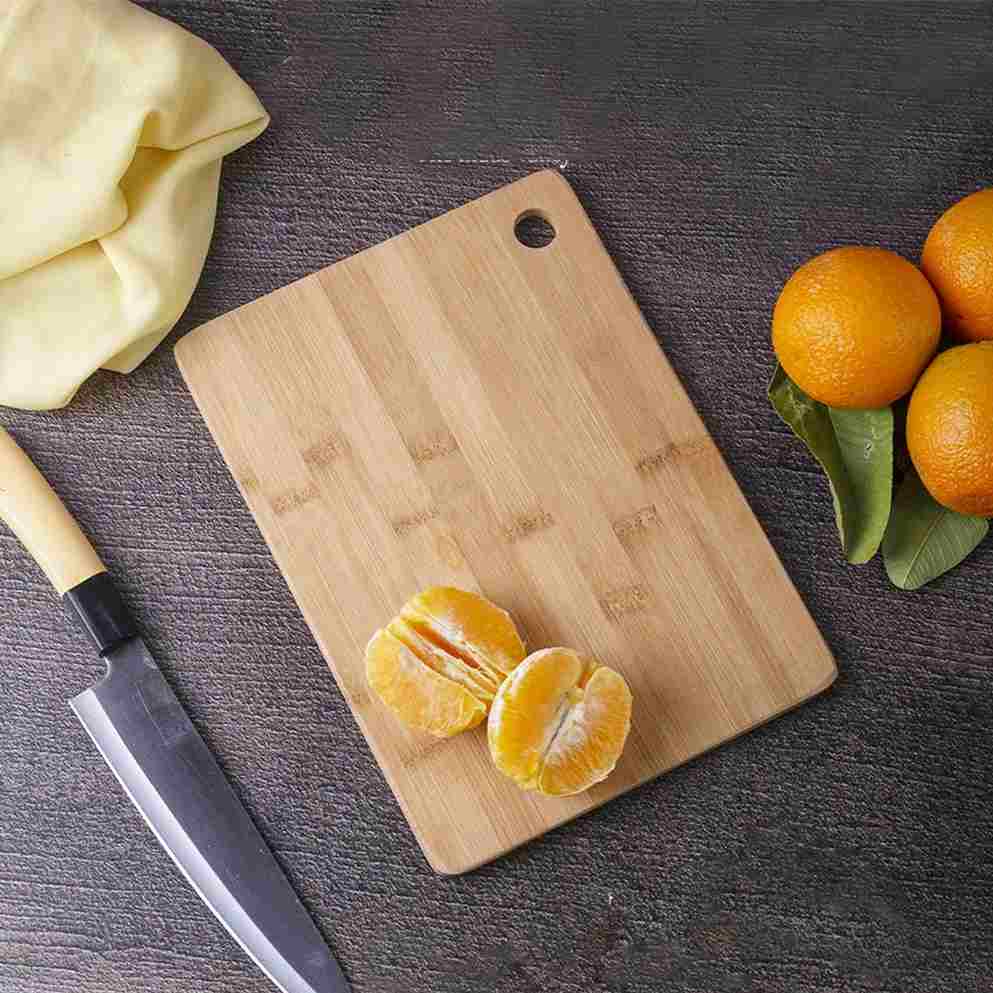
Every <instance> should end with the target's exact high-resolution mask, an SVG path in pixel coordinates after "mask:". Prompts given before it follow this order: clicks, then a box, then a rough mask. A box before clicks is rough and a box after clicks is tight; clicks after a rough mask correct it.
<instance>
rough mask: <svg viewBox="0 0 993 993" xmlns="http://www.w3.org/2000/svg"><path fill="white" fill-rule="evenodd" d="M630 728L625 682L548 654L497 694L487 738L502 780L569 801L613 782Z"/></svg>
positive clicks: (568, 655)
mask: <svg viewBox="0 0 993 993" xmlns="http://www.w3.org/2000/svg"><path fill="white" fill-rule="evenodd" d="M630 728H631V691H630V690H629V689H628V685H627V683H626V682H625V681H624V679H623V677H622V676H620V675H619V674H618V673H616V672H614V671H613V670H612V669H607V668H604V667H602V666H598V665H597V664H596V663H595V662H593V661H592V660H590V659H586V658H584V657H583V656H580V655H579V654H578V653H576V652H574V651H572V650H571V649H568V648H548V649H545V650H544V651H540V652H535V653H534V654H533V655H530V656H529V657H528V658H527V659H525V660H524V662H523V663H521V665H519V666H518V667H517V668H516V669H515V670H514V672H513V673H512V674H511V675H510V676H509V677H508V678H507V679H506V681H505V682H504V683H503V685H502V686H501V687H500V689H499V691H498V692H497V695H496V699H495V700H494V701H493V706H492V708H491V710H490V718H489V725H488V728H487V736H488V739H489V745H490V755H491V756H492V758H493V762H494V764H495V765H496V767H497V768H498V769H499V770H500V771H501V772H502V773H503V774H504V775H506V776H509V777H510V778H511V779H513V780H514V781H515V782H516V783H517V784H518V785H519V786H521V787H523V788H524V789H526V790H538V791H539V792H541V793H546V794H548V795H550V796H568V795H571V794H574V793H581V792H583V790H586V789H589V788H590V787H591V786H593V785H594V784H595V783H598V782H600V781H601V780H602V779H605V778H606V777H607V776H608V775H610V773H611V771H612V770H613V769H614V766H615V765H616V764H617V760H618V758H619V757H620V754H621V752H622V751H623V749H624V743H625V741H626V740H627V736H628V731H629V730H630Z"/></svg>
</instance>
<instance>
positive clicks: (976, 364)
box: [907, 341, 993, 517]
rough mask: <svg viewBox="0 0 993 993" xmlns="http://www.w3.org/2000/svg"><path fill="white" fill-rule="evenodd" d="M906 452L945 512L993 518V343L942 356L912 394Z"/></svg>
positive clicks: (952, 350) (963, 346)
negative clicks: (943, 506)
mask: <svg viewBox="0 0 993 993" xmlns="http://www.w3.org/2000/svg"><path fill="white" fill-rule="evenodd" d="M907 447H908V448H909V449H910V457H911V459H912V460H913V463H914V467H915V468H916V469H917V474H918V475H919V476H920V477H921V482H923V483H924V485H925V486H926V487H927V489H928V492H929V493H930V494H931V496H933V497H934V498H935V500H937V501H938V503H941V504H944V505H945V506H946V507H950V508H951V509H952V510H957V511H959V513H962V514H973V515H975V516H977V517H993V341H984V342H976V343H974V344H971V345H959V346H958V347H956V348H950V349H949V350H948V351H947V352H942V353H941V355H939V356H938V357H937V358H936V359H935V360H934V361H933V362H932V363H931V364H930V365H929V366H928V367H927V369H926V370H925V372H924V375H923V376H921V378H920V381H919V382H918V383H917V386H916V387H915V388H914V392H913V395H912V396H911V398H910V409H909V410H908V412H907Z"/></svg>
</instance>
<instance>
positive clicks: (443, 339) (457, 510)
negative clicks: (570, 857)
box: [176, 172, 836, 873]
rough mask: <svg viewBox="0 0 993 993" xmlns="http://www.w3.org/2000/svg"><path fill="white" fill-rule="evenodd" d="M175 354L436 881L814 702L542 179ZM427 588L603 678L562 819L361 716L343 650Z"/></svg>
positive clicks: (826, 664) (781, 591)
mask: <svg viewBox="0 0 993 993" xmlns="http://www.w3.org/2000/svg"><path fill="white" fill-rule="evenodd" d="M528 214H539V215H540V216H543V217H544V218H546V219H547V220H548V221H549V222H550V223H551V224H552V225H553V226H554V229H555V232H556V235H555V238H554V240H553V241H552V242H551V243H550V244H549V245H547V246H546V247H543V248H529V247H525V246H524V245H523V244H521V243H520V242H519V241H518V240H517V238H516V237H515V223H516V222H517V221H518V220H519V219H520V218H521V217H522V216H524V215H528ZM176 354H177V358H178V360H179V364H180V367H181V369H182V372H183V375H184V376H185V377H186V381H187V382H188V383H189V386H190V389H191V390H192V392H193V396H194V398H195V399H196V402H197V404H198V405H199V407H200V409H201V411H202V412H203V415H204V418H205V419H206V422H207V425H208V426H209V428H210V430H211V432H212V433H213V435H214V437H215V438H216V440H217V442H218V444H219V445H220V448H221V451H222V452H223V453H224V457H225V459H226V461H227V464H228V466H229V468H230V469H231V472H232V474H233V475H234V478H235V479H236V481H237V483H238V486H239V487H240V488H241V492H242V494H243V495H244V497H245V500H246V501H247V503H248V505H249V507H250V508H251V510H252V513H253V514H254V515H255V519H256V520H257V521H258V524H259V527H260V528H261V530H262V533H263V534H264V535H265V537H266V540H267V541H268V543H269V546H270V548H271V549H272V551H273V554H274V555H275V557H276V561H277V562H278V563H279V566H280V568H281V569H282V571H283V574H284V575H285V577H286V580H287V582H288V583H289V585H290V588H291V589H292V591H293V594H294V596H295V597H296V599H297V602H298V603H299V605H300V608H301V609H302V611H303V613H304V615H305V617H306V618H307V621H308V623H309V624H310V627H311V629H312V631H313V632H314V636H315V637H316V639H317V642H318V644H319V645H320V647H321V651H322V652H323V653H324V656H325V658H326V659H327V661H328V664H329V665H330V667H331V670H332V672H333V673H334V675H335V677H336V679H337V681H338V685H339V686H340V687H341V691H342V693H343V694H344V695H345V698H346V699H347V701H348V703H349V705H350V707H351V708H352V711H353V713H354V714H355V718H356V720H357V721H358V724H359V726H360V727H361V729H362V731H363V733H364V734H365V736H366V738H367V740H368V742H369V744H370V746H371V747H372V750H373V752H374V753H375V755H376V758H377V760H378V761H379V764H380V766H381V767H382V769H383V772H384V774H385V776H386V778H387V779H388V781H389V783H390V785H391V787H392V788H393V792H394V793H395V794H396V797H397V800H398V801H399V803H400V806H401V807H402V808H403V811H404V813H405V814H406V816H407V819H408V821H409V822H410V825H411V827H412V828H413V830H414V833H415V835H416V836H417V838H418V840H419V842H420V844H421V847H422V848H423V849H424V853H425V855H426V856H427V858H428V860H429V861H430V863H431V865H432V866H434V868H435V869H437V870H438V871H439V872H446V873H457V872H464V871H465V870H467V869H471V868H473V867H475V866H478V865H480V864H481V863H484V862H486V861H488V860H490V859H493V858H495V857H496V856H498V855H500V854H502V853H504V852H506V851H508V850H509V849H511V848H514V847H515V846H516V845H519V844H521V843H522V842H525V841H527V840H528V839H530V838H534V837H536V836H537V835H540V834H542V833H543V832H545V831H547V830H549V829H550V828H553V827H555V826H556V825H558V824H561V823H563V822H564V821H567V820H570V819H571V818H573V817H576V816H577V815H578V814H582V813H584V812H585V811H588V810H590V809H591V808H593V807H596V806H598V805H599V804H602V803H604V802H605V801H607V800H609V799H611V798H612V797H614V796H617V795H618V794H619V793H623V792H625V791H626V790H629V789H631V788H632V787H633V786H636V785H638V784H639V783H643V782H645V781H646V780H648V779H651V778H653V777H654V776H657V775H659V773H661V772H665V771H666V770H667V769H671V768H672V767H673V766H676V765H679V764H680V763H682V762H685V761H686V760H687V759H689V758H692V757H693V756H694V755H699V754H700V753H701V752H704V751H707V750H708V749H710V748H714V747H715V746H717V745H719V744H721V743H722V742H725V741H728V740H730V739H731V738H734V737H736V736H737V735H739V734H742V733H743V732H745V731H747V730H749V729H750V728H753V727H755V726H756V725H758V724H761V723H763V722H764V721H767V720H769V719H770V718H772V717H775V716H776V715H777V714H781V713H782V712H783V711H785V710H788V709H790V708H791V707H794V706H796V705H797V704H799V703H801V702H802V701H804V700H806V699H808V698H809V697H811V696H813V695H814V694H816V693H818V692H820V691H821V690H823V689H824V688H825V687H827V686H828V685H829V684H830V683H831V682H832V681H833V680H834V678H835V674H836V670H835V665H834V662H833V660H832V658H831V655H830V653H829V651H828V649H827V647H826V646H825V644H824V642H823V640H822V639H821V636H820V634H819V633H818V631H817V629H816V627H815V626H814V623H813V621H812V620H811V618H810V616H809V614H808V613H807V611H806V609H805V608H804V605H803V603H802V602H801V600H800V598H799V596H798V595H797V593H796V591H795V590H794V588H793V586H792V584H791V583H790V581H789V579H788V577H787V576H786V574H785V572H784V571H783V569H782V567H781V565H780V563H779V561H778V559H777V558H776V555H775V552H774V551H773V549H772V548H771V547H770V545H769V543H768V541H767V540H766V537H765V535H764V534H763V532H762V529H761V527H760V526H759V524H758V522H757V521H756V520H755V517H754V516H753V515H752V513H751V510H750V509H749V507H748V504H747V503H746V502H745V500H744V498H743V497H742V495H741V492H740V491H739V490H738V487H737V485H736V484H735V482H734V480H733V478H732V477H731V475H730V473H729V472H728V470H727V468H726V466H725V464H724V462H723V460H722V459H721V456H720V454H719V452H718V451H717V449H716V447H715V446H714V444H713V442H712V441H711V439H710V437H709V436H708V434H707V431H706V429H705V428H704V426H703V424H702V422H701V421H700V418H699V417H698V416H697V414H696V412H695V410H694V409H693V406H692V404H691V403H690V401H689V399H688V398H687V396H686V394H685V392H684V391H683V389H682V387H681V386H680V384H679V381H678V380H677V378H676V376H675V374H674V373H673V371H672V369H671V368H670V366H669V364H668V362H667V361H666V359H665V357H664V356H663V354H662V352H661V351H660V350H659V346H658V344H657V343H656V341H655V338H654V337H653V336H652V333H651V332H650V331H649V329H648V327H647V326H646V324H645V321H644V319H643V318H642V316H641V313H640V312H639V310H638V308H637V306H636V305H635V303H634V301H633V300H632V298H631V295H630V294H629V293H628V291H627V289H626V287H625V286H624V283H623V282H622V281H621V278H620V276H619V275H618V273H617V270H616V269H615V268H614V266H613V264H612V262H611V260H610V258H609V257H608V255H607V254H606V252H605V251H604V248H603V245H602V244H601V243H600V239H599V238H598V237H597V234H596V232H595V231H594V229H593V227H592V225H591V224H590V221H589V219H588V218H587V216H586V214H585V213H584V211H583V209H582V207H581V205H580V204H579V201H578V200H577V199H576V197H575V195H574V194H573V192H572V189H571V188H570V187H569V185H568V183H567V182H566V181H565V180H564V179H563V178H562V177H561V176H560V175H559V174H558V173H555V172H542V173H537V174H535V175H532V176H529V177H527V178H526V179H523V180H521V181H519V182H517V183H514V184H512V185H510V186H507V187H505V188H503V189H500V190H497V191H496V192H494V193H491V194H489V195H488V196H484V197H482V198H480V199H479V200H476V201H475V202H473V203H470V204H467V205H466V206H464V207H460V208H458V209H457V210H453V211H451V212H450V213H448V214H445V215H444V216H443V217H439V218H437V219H436V220H433V221H431V222H429V223H427V224H423V225H421V226H420V227H417V228H415V229H413V230H412V231H408V232H406V233H405V234H401V235H399V236H397V237H395V238H392V239H390V240H389V241H387V242H385V243H383V244H382V245H378V246H376V247H375V248H370V249H369V250H367V251H364V252H361V253H360V254H359V255H356V256H354V257H353V258H350V259H346V260H345V261H344V262H339V263H337V264H336V265H333V266H330V267H329V268H327V269H324V270H322V271H321V272H318V273H315V274H314V275H312V276H308V277H306V278H305V279H301V280H300V281H299V282H296V283H293V284H292V285H290V286H287V287H284V288H283V289H281V290H277V291H276V292H275V293H271V294H270V295H269V296H267V297H264V298H263V299H261V300H257V301H256V302H254V303H251V304H248V305H247V306H245V307H241V308H240V309H238V310H236V311H234V312H232V313H230V314H227V315H225V316H223V317H220V318H217V319H216V320H214V321H211V322H210V323H209V324H207V325H205V326H204V327H202V328H200V329H198V330H197V331H195V332H193V333H192V334H190V335H188V336H187V337H186V338H184V339H183V340H182V341H181V342H180V343H179V345H178V346H177V348H176ZM435 583H444V584H451V585H455V586H461V587H464V588H467V589H478V590H480V591H481V592H483V593H485V595H486V596H488V597H490V598H491V599H493V600H495V601H496V602H497V603H499V604H501V605H503V606H505V607H506V608H507V609H509V610H510V611H511V612H512V613H513V615H514V617H515V618H516V619H517V621H518V623H519V625H520V626H521V628H522V630H523V632H524V634H525V636H526V638H527V639H528V642H529V644H530V645H531V647H532V648H540V647H545V646H550V645H558V644H563V645H570V646H573V647H575V648H577V649H580V650H582V651H584V652H588V653H591V654H592V655H594V656H596V657H597V658H598V659H599V660H600V661H601V662H603V663H604V664H606V665H609V666H612V667H614V668H616V669H618V670H620V671H621V672H622V673H623V674H624V675H625V676H626V677H627V680H628V682H629V683H630V685H631V688H632V691H633V693H634V718H633V726H632V731H631V736H630V738H629V740H628V745H627V749H626V751H625V753H624V755H623V757H622V759H621V762H620V764H619V765H618V767H617V769H616V771H615V772H614V774H613V775H612V776H611V777H610V778H609V779H608V780H607V781H606V782H605V783H603V784H601V785H599V786H597V787H595V788H594V789H592V790H590V791H589V792H587V793H585V794H582V795H580V796H576V797H571V798H567V799H546V798H542V797H539V796H536V795H533V794H528V793H523V792H520V791H519V790H518V789H517V787H516V786H514V785H513V784H511V783H510V781H509V780H506V779H504V778H503V777H501V775H500V774H499V773H498V772H496V770H495V769H494V768H493V766H492V765H491V764H490V760H489V756H488V752H487V747H486V733H485V728H482V727H481V728H477V729H476V730H475V731H472V732H469V733H467V734H464V735H462V736H461V737H459V738H456V739H452V740H448V741H439V740H435V739H433V738H430V737H427V736H424V735H422V734H419V733H415V732H409V731H407V730H406V729H405V728H403V727H402V726H400V725H399V724H398V723H397V722H396V721H395V720H394V718H393V717H392V715H391V714H390V713H389V712H388V711H387V710H386V709H385V708H384V707H383V706H382V705H381V704H380V703H379V702H378V701H377V700H376V699H374V698H372V697H370V694H369V691H368V689H367V687H366V682H365V677H364V667H363V650H364V648H365V645H366V642H367V641H368V639H369V637H370V636H371V635H372V633H373V632H374V631H375V630H376V629H377V628H378V627H380V626H381V625H382V624H383V623H384V622H385V621H386V620H388V619H389V618H390V617H391V616H392V614H393V613H394V612H395V611H396V610H397V608H398V607H399V606H400V605H401V604H402V603H403V602H404V601H405V600H406V599H407V598H408V597H409V596H410V595H411V594H413V593H414V592H416V591H417V590H418V589H420V588H422V587H425V586H429V585H432V584H435ZM334 774H335V773H334V770H333V769H329V770H328V775H329V776H333V775H334ZM646 802H647V803H652V804H653V805H655V804H658V803H664V794H657V793H656V794H652V795H651V796H648V797H646ZM714 816H715V817H719V816H721V812H720V811H719V810H717V809H715V811H714Z"/></svg>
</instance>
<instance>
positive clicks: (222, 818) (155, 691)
mask: <svg viewBox="0 0 993 993" xmlns="http://www.w3.org/2000/svg"><path fill="white" fill-rule="evenodd" d="M0 519H3V520H4V521H6V523H7V524H8V525H9V527H10V528H11V529H12V530H13V532H14V534H15V535H17V537H18V538H20V540H21V541H22V542H23V543H24V545H25V546H26V547H27V549H28V551H29V552H31V554H32V555H33V556H34V557H35V559H36V560H37V562H38V564H39V565H40V566H41V567H42V569H43V570H44V571H45V574H46V575H47V576H48V578H49V579H50V580H51V582H52V584H53V585H54V586H55V589H56V591H57V592H58V594H59V595H60V596H61V597H62V598H63V601H64V603H65V605H66V607H67V609H68V610H69V612H70V613H71V614H72V615H73V616H74V617H75V618H76V619H77V620H79V621H81V622H82V625H83V627H84V628H85V630H86V631H87V632H88V634H89V636H90V638H91V639H92V640H93V642H94V644H95V645H96V648H97V650H98V652H99V653H100V655H101V656H103V658H104V659H106V663H107V673H106V675H105V676H104V678H103V679H102V680H100V682H98V683H97V684H96V685H95V686H93V687H92V688H91V689H88V690H87V691H86V692H85V693H81V694H80V695H79V696H77V697H76V698H75V699H73V700H71V701H70V703H71V706H72V708H73V710H74V711H75V712H76V715H77V716H78V717H79V719H80V721H82V723H83V726H84V727H85V728H86V730H87V731H88V732H89V735H90V737H91V738H92V739H93V741H94V743H95V744H96V746H97V748H99V749H100V752H101V753H102V755H103V757H104V758H105V759H106V760H107V764H108V765H109V766H110V768H111V769H112V770H113V772H114V775H116V776H117V778H118V780H120V783H121V785H122V786H123V787H124V789H125V790H126V791H127V793H128V795H129V796H130V797H131V799H132V800H133V801H134V804H135V806H136V807H137V808H138V810H139V811H141V813H142V816H143V817H144V818H145V820H146V821H147V822H148V825H149V827H150V828H151V829H152V831H154V832H155V835H156V837H157V838H158V839H159V841H160V842H161V843H162V846H163V847H164V848H165V850H166V851H167V852H168V853H169V855H170V856H171V857H172V859H173V861H174V862H175V863H176V865H177V866H179V868H180V870H181V871H182V873H183V875H185V876H186V878H187V879H188V880H189V882H190V884H191V885H192V886H193V888H194V889H195V890H196V891H197V893H199V894H200V896H201V898H202V899H203V901H204V903H206V904H207V906H208V907H210V909H211V910H212V911H213V912H214V913H215V914H216V915H217V918H218V920H220V922H221V923H222V924H223V925H224V926H225V927H226V928H227V929H228V931H230V932H231V934H232V936H233V937H234V938H235V940H236V941H237V942H238V943H239V944H240V945H241V947H242V948H244V949H245V951H246V952H247V953H248V954H249V955H250V956H251V957H252V959H253V960H254V961H255V962H256V964H257V965H258V966H259V968H260V969H262V971H263V972H265V974H266V975H267V976H268V977H269V978H270V979H271V980H272V981H273V982H274V983H275V984H276V985H277V986H278V987H279V988H280V989H281V990H283V991H284V993H348V991H349V989H350V987H349V985H348V982H347V981H346V979H345V977H344V975H343V974H342V972H341V969H340V968H339V966H338V964H337V962H336V961H335V960H334V958H333V957H332V956H331V953H330V951H329V950H328V947H327V945H326V944H325V942H324V940H323V939H322V938H321V936H320V934H319V933H318V931H317V928H316V927H315V926H314V923H313V921H312V920H311V919H310V917H309V916H308V914H307V912H306V910H304V908H303V905H302V904H301V903H300V901H299V899H297V896H296V894H295V893H294V892H293V890H292V888H291V887H290V884H289V882H288V881H287V879H286V877H285V876H284V875H283V873H282V871H281V870H280V868H279V866H278V865H277V864H276V860H275V859H274V858H273V856H272V854H271V853H270V852H269V849H268V848H267V847H266V845H265V842H264V841H263V840H262V836H261V835H260V834H259V832H258V831H257V830H256V828H255V825H254V824H253V823H252V821H251V819H250V818H249V816H248V813H247V812H246V810H245V808H244V807H243V806H242V805H241V802H240V801H239V800H238V797H237V796H236V795H235V793H234V790H232V788H231V786H230V784H229V783H228V781H227V779H225V777H224V774H223V773H222V772H221V770H220V767H219V766H218V765H217V762H216V761H215V760H214V757H213V756H212V755H211V753H210V751H209V750H208V748H207V746H206V745H205V744H204V742H203V739H202V738H201V737H200V735H199V734H198V733H197V731H196V729H195V728H194V727H193V725H192V724H191V723H190V720H189V718H188V717H187V716H186V714H185V713H184V711H183V709H182V707H181V706H180V704H179V701H178V700H177V699H176V696H175V694H174V693H173V692H172V690H171V689H170V688H169V685H168V683H166V681H165V679H164V678H163V676H162V673H161V672H160V671H159V669H158V666H156V664H155V662H154V660H153V659H152V656H151V655H150V654H149V652H148V649H147V648H146V647H145V643H144V642H143V641H142V640H141V638H140V637H139V636H138V634H137V630H136V628H135V626H134V624H133V622H132V620H131V618H130V617H129V616H128V611H127V609H126V607H125V606H124V603H123V602H122V600H121V598H120V596H119V594H118V592H117V590H116V589H115V587H114V584H113V581H112V580H111V578H110V576H109V575H108V574H107V571H106V569H105V568H104V566H103V564H102V563H101V561H100V559H99V557H98V556H97V553H96V552H95V551H94V550H93V546H92V545H91V544H90V543H89V541H88V540H87V538H86V536H85V535H84V534H83V532H82V531H81V530H80V529H79V526H78V525H77V524H76V522H75V521H74V520H73V518H72V517H71V515H70V514H69V512H68V511H67V510H66V509H65V507H64V506H63V505H62V502H61V501H60V500H59V498H58V497H57V496H56V495H55V492H54V491H53V490H52V488H51V487H50V486H49V485H48V483H47V482H46V481H45V479H44V477H43V476H42V475H41V473H40V472H38V470H37V469H36V468H35V466H34V464H33V463H32V462H31V460H30V459H29V458H28V457H27V456H26V455H25V454H24V452H22V451H21V449H20V448H18V446H17V445H16V444H15V442H14V441H13V439H12V438H11V437H10V435H8V434H7V433H6V432H5V431H4V429H3V428H2V427H0Z"/></svg>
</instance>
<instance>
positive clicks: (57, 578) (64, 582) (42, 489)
mask: <svg viewBox="0 0 993 993" xmlns="http://www.w3.org/2000/svg"><path fill="white" fill-rule="evenodd" d="M0 519H3V520H4V521H6V523H7V525H8V527H9V528H10V529H11V531H13V532H14V534H16V535H17V537H18V538H19V539H20V540H21V542H22V543H23V544H24V547H25V548H27V550H28V551H29V552H30V553H31V554H32V555H33V556H34V558H35V560H36V561H37V563H38V565H40V566H41V568H42V569H43V570H44V572H45V575H46V576H48V578H49V579H50V580H51V582H52V585H53V586H54V587H55V589H56V592H57V593H58V594H59V596H62V595H63V594H64V593H66V592H68V591H69V590H71V589H72V588H73V587H75V586H79V585H80V583H83V582H85V581H86V580H87V579H91V578H92V577H93V576H96V575H97V574H98V573H101V572H106V569H105V568H104V565H103V563H102V562H101V561H100V557H99V556H98V555H97V553H96V552H95V551H94V549H93V546H92V545H91V544H90V542H89V540H88V539H87V537H86V535H84V534H83V532H82V531H81V530H80V528H79V525H78V524H77V523H76V522H75V520H73V517H72V515H71V514H70V513H69V511H68V510H66V508H65V506H64V505H63V503H62V501H61V500H60V499H59V498H58V497H57V496H56V495H55V491H54V490H53V489H52V487H51V486H49V485H48V482H47V480H46V479H45V477H44V476H42V474H41V473H40V472H39V471H38V470H37V469H36V468H35V465H34V463H33V462H32V461H31V460H30V459H29V458H28V457H27V455H25V454H24V452H22V451H21V449H20V448H19V447H18V446H17V443H16V442H15V441H14V439H13V438H11V436H10V435H9V434H7V432H6V431H4V429H3V428H2V427H0Z"/></svg>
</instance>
